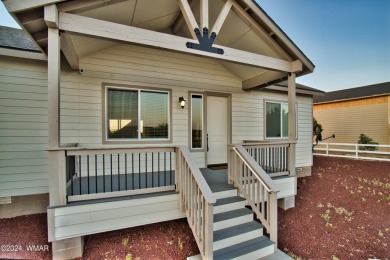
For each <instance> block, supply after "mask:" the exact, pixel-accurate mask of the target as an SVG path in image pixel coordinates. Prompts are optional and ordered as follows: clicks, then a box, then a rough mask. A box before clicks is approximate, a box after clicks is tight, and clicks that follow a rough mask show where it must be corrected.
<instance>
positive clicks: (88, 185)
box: [87, 155, 89, 194]
mask: <svg viewBox="0 0 390 260" xmlns="http://www.w3.org/2000/svg"><path fill="white" fill-rule="evenodd" d="M87 176H88V179H87V180H88V181H87V183H88V189H87V190H88V194H89V155H87Z"/></svg>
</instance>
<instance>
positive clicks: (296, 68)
mask: <svg viewBox="0 0 390 260" xmlns="http://www.w3.org/2000/svg"><path fill="white" fill-rule="evenodd" d="M291 71H292V72H294V73H298V72H301V71H302V61H300V60H295V61H293V62H292V63H291Z"/></svg>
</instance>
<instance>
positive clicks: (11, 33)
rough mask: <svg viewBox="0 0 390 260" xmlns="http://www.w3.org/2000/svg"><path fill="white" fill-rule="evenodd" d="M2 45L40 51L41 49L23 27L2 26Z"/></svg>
mask: <svg viewBox="0 0 390 260" xmlns="http://www.w3.org/2000/svg"><path fill="white" fill-rule="evenodd" d="M0 47H3V48H9V49H16V50H24V51H33V52H40V51H41V50H40V49H39V48H38V47H37V46H36V45H35V43H34V42H33V41H32V40H31V39H30V37H28V35H27V34H26V33H25V32H24V31H23V30H21V29H16V28H11V27H6V26H0Z"/></svg>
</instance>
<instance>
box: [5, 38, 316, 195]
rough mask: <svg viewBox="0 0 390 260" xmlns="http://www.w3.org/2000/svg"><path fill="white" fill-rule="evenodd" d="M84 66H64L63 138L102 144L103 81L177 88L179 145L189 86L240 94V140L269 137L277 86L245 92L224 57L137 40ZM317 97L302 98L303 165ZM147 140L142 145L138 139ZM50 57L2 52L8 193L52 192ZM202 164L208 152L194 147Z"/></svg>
mask: <svg viewBox="0 0 390 260" xmlns="http://www.w3.org/2000/svg"><path fill="white" fill-rule="evenodd" d="M80 67H81V68H82V69H83V73H82V74H80V73H79V72H78V71H72V70H70V69H67V65H66V64H65V62H63V64H62V73H61V89H60V93H61V103H60V106H61V109H60V113H61V143H62V144H67V143H78V144H79V146H102V83H103V82H105V83H115V84H125V85H130V86H140V87H161V88H166V89H171V90H172V100H171V105H172V115H171V117H172V136H173V138H172V145H188V135H189V132H188V110H187V109H188V104H187V106H186V107H185V108H184V109H181V107H180V105H179V102H178V99H179V97H180V96H184V97H186V99H187V100H189V96H188V92H189V91H200V92H204V91H212V92H222V93H230V94H232V141H233V143H241V142H242V141H243V140H248V139H250V140H264V124H263V121H264V110H263V107H264V100H278V101H286V102H287V95H286V94H283V93H278V92H272V91H252V92H244V91H242V86H241V81H240V80H239V79H238V78H237V77H236V76H235V75H233V74H232V73H231V72H230V71H229V70H227V69H226V68H225V67H223V66H222V65H221V64H220V63H218V62H217V61H214V60H212V59H206V58H202V57H195V56H190V55H185V54H179V53H173V52H168V51H161V50H156V49H149V48H144V47H140V46H132V45H117V46H115V47H113V48H110V49H107V50H105V51H103V52H100V53H96V54H94V55H91V56H88V57H84V58H81V59H80ZM311 102H312V101H311V98H310V97H308V96H298V97H297V108H298V140H297V141H298V143H297V159H296V160H297V167H302V166H311V165H312V156H311V141H312V139H311V128H312V127H311V111H312V108H311V104H312V103H311ZM135 146H139V144H137V145H135ZM46 150H47V68H46V62H43V61H32V60H26V59H19V58H11V57H2V58H1V59H0V197H6V196H19V195H29V194H42V193H47V192H48V186H47V185H48V174H47V171H48V163H47V160H48V159H47V157H48V155H47V152H46ZM192 155H193V157H194V159H195V161H196V162H197V164H198V166H199V167H205V153H204V152H193V153H192Z"/></svg>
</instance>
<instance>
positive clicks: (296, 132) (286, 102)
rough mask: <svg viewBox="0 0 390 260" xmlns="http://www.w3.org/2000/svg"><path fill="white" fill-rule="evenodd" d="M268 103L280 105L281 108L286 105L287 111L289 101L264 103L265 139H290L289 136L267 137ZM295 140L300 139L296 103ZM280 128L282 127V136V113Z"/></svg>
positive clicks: (296, 105) (267, 101) (296, 106)
mask: <svg viewBox="0 0 390 260" xmlns="http://www.w3.org/2000/svg"><path fill="white" fill-rule="evenodd" d="M267 103H273V104H280V107H282V104H286V105H287V109H288V101H278V100H265V101H264V139H268V140H287V139H288V136H286V137H282V136H281V137H267ZM295 114H296V116H295V139H298V104H297V103H295ZM280 122H281V124H280V127H281V129H280V130H281V131H280V133H281V134H282V133H283V125H282V124H283V114H282V113H280Z"/></svg>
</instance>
